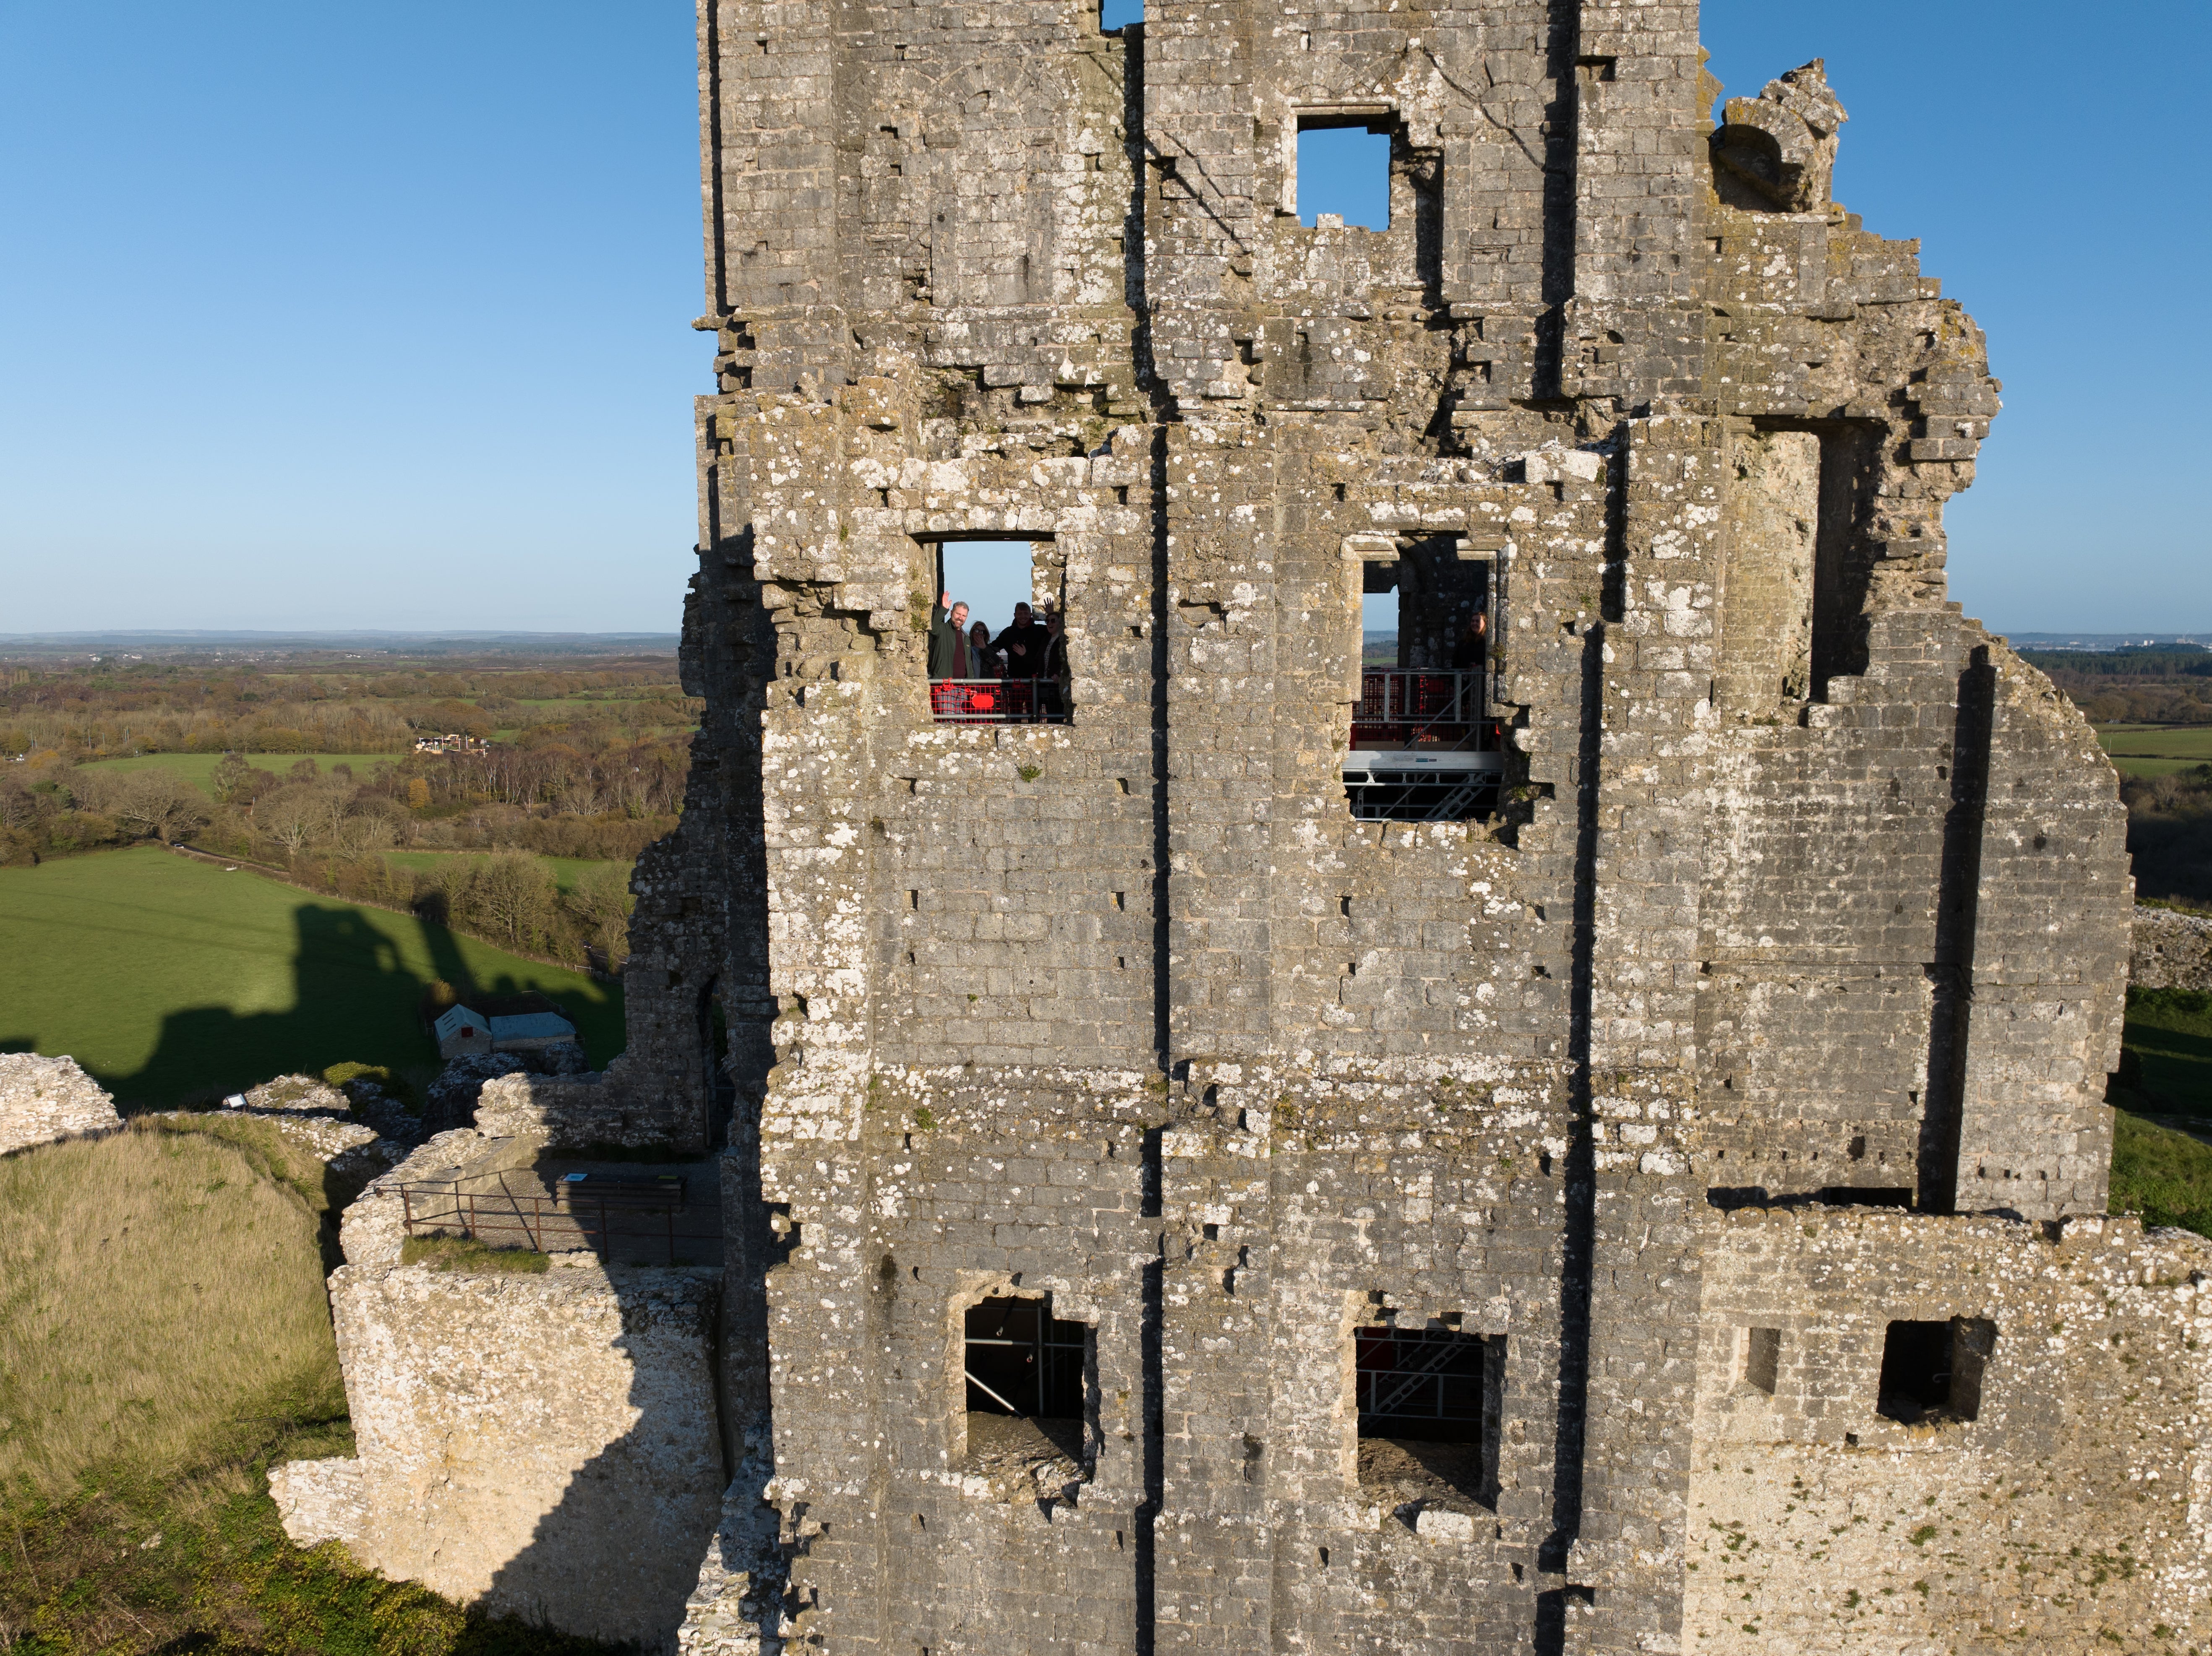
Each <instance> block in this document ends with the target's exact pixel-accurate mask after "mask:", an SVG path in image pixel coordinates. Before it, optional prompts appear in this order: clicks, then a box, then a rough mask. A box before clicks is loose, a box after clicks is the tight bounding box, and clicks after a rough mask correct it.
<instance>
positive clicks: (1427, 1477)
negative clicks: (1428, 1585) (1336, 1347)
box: [1352, 1327, 1504, 1505]
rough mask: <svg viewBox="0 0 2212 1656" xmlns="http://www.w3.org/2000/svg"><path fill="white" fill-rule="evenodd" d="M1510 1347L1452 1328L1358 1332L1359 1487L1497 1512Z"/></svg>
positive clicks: (1355, 1349)
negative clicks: (1503, 1375)
mask: <svg viewBox="0 0 2212 1656" xmlns="http://www.w3.org/2000/svg"><path fill="white" fill-rule="evenodd" d="M1503 1345H1504V1342H1503V1341H1502V1340H1497V1341H1492V1340H1487V1339H1485V1338H1482V1337H1481V1336H1480V1335H1474V1334H1462V1333H1461V1332H1459V1331H1457V1330H1456V1329H1450V1328H1389V1327H1373V1328H1359V1329H1355V1330H1353V1331H1352V1367H1353V1384H1354V1386H1355V1388H1356V1396H1357V1405H1358V1412H1359V1482H1360V1483H1361V1485H1362V1486H1363V1487H1364V1488H1369V1489H1384V1490H1388V1491H1389V1493H1391V1494H1392V1495H1394V1496H1395V1498H1397V1499H1399V1500H1401V1501H1417V1500H1441V1501H1445V1502H1447V1503H1464V1502H1466V1501H1479V1502H1481V1503H1483V1504H1486V1505H1488V1504H1492V1503H1494V1501H1495V1500H1496V1495H1495V1486H1496V1476H1497V1449H1496V1439H1497V1409H1498V1389H1499V1388H1498V1374H1497V1372H1496V1370H1497V1368H1498V1362H1499V1358H1500V1356H1501V1355H1502V1348H1503Z"/></svg>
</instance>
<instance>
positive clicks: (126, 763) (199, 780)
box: [85, 753, 404, 792]
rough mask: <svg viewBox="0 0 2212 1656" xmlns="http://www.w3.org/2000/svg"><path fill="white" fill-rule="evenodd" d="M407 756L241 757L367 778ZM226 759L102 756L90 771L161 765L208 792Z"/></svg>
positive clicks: (258, 764) (282, 767)
mask: <svg viewBox="0 0 2212 1656" xmlns="http://www.w3.org/2000/svg"><path fill="white" fill-rule="evenodd" d="M239 757H240V758H241V759H243V760H245V761H246V763H247V764H249V765H251V766H252V767H253V768H254V769H256V770H264V771H274V772H276V774H277V775H279V776H283V775H284V774H285V773H287V772H289V770H290V769H291V768H292V767H293V766H295V765H296V764H298V763H299V762H300V761H301V760H302V759H312V760H313V761H315V763H316V764H317V766H319V767H320V768H322V769H324V770H328V769H330V767H331V766H333V765H350V766H352V767H354V769H355V771H356V773H359V774H360V775H361V776H362V777H364V778H366V777H367V776H368V773H369V772H371V771H373V770H374V769H375V768H376V767H377V766H379V765H396V764H398V762H399V761H400V760H401V758H403V757H404V755H400V754H397V753H247V754H240V755H239ZM221 762H222V755H221V754H219V753H149V754H142V755H139V756H138V757H137V758H136V759H99V760H94V761H93V762H92V763H91V764H89V765H87V766H86V767H85V768H86V769H87V770H103V771H142V770H145V769H147V768H149V767H151V766H155V765H159V766H161V767H163V768H165V769H167V770H173V771H174V772H176V773H178V774H179V776H181V777H183V778H184V779H185V780H186V781H188V782H190V783H191V784H192V785H193V786H195V787H197V788H199V789H201V790H202V791H203V792H204V791H205V790H206V788H207V786H208V777H209V776H210V774H211V773H213V771H214V770H215V767H216V766H217V765H218V764H220V763H221Z"/></svg>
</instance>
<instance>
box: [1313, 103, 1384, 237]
mask: <svg viewBox="0 0 2212 1656" xmlns="http://www.w3.org/2000/svg"><path fill="white" fill-rule="evenodd" d="M1323 214H1328V215H1333V216H1334V217H1335V218H1336V219H1337V220H1338V221H1340V222H1341V223H1344V224H1346V225H1352V226H1357V227H1359V228H1361V229H1366V230H1387V229H1389V227H1390V135H1389V132H1388V131H1387V130H1385V131H1370V130H1368V126H1367V124H1366V122H1364V120H1354V121H1352V122H1346V121H1343V120H1341V119H1332V118H1328V117H1308V118H1304V119H1302V120H1300V121H1299V122H1298V222H1299V223H1301V224H1303V225H1305V226H1306V227H1309V228H1311V227H1313V226H1314V225H1316V223H1318V222H1319V221H1320V219H1321V217H1322V215H1323Z"/></svg>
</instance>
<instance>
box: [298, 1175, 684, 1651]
mask: <svg viewBox="0 0 2212 1656" xmlns="http://www.w3.org/2000/svg"><path fill="white" fill-rule="evenodd" d="M537 1149H538V1145H536V1144H535V1143H519V1144H518V1143H500V1142H497V1141H493V1140H490V1139H487V1138H486V1137H483V1135H481V1134H478V1133H475V1132H470V1131H452V1132H447V1133H441V1134H440V1135H438V1136H436V1137H434V1138H432V1139H431V1140H430V1141H429V1142H428V1143H426V1144H425V1145H423V1146H422V1148H421V1149H419V1150H417V1151H416V1153H415V1154H414V1155H413V1156H410V1158H409V1160H408V1161H407V1162H404V1163H403V1164H402V1165H401V1166H400V1167H399V1168H395V1169H394V1170H393V1171H392V1173H391V1174H388V1175H387V1176H386V1177H385V1178H383V1179H380V1180H378V1181H377V1182H376V1183H375V1184H374V1185H372V1186H370V1187H369V1188H368V1190H367V1191H366V1192H364V1193H363V1195H362V1198H361V1199H360V1200H358V1201H356V1203H355V1204H353V1205H352V1206H351V1207H349V1209H348V1210H346V1213H345V1216H344V1218H343V1224H342V1234H343V1242H344V1247H345V1253H346V1263H345V1264H344V1265H342V1266H341V1267H340V1268H339V1269H338V1270H337V1271H336V1272H334V1273H333V1274H332V1276H331V1315H332V1319H333V1321H334V1323H335V1325H336V1327H337V1342H338V1356H339V1361H340V1363H341V1364H342V1366H343V1370H344V1374H345V1381H346V1396H347V1402H348V1407H349V1411H350V1413H351V1416H352V1419H353V1424H354V1433H355V1442H356V1453H354V1454H353V1455H352V1456H350V1457H347V1458H344V1459H334V1460H325V1461H316V1462H307V1463H295V1464H292V1465H287V1466H280V1467H277V1468H276V1469H273V1470H272V1471H271V1474H270V1489H271V1492H272V1494H273V1495H275V1496H276V1500H277V1503H278V1507H279V1510H280V1512H281V1513H283V1519H284V1523H285V1526H286V1532H287V1533H288V1534H289V1535H290V1536H291V1537H292V1538H293V1539H294V1540H295V1541H297V1542H299V1543H301V1544H312V1543H313V1542H315V1541H318V1540H322V1539H337V1540H339V1541H341V1542H343V1544H345V1546H346V1548H347V1550H349V1552H350V1553H351V1554H352V1555H353V1556H354V1557H355V1558H356V1559H357V1560H358V1561H360V1562H362V1564H363V1565H365V1566H367V1567H368V1568H374V1569H378V1570H380V1571H382V1572H383V1573H384V1574H387V1575H390V1576H393V1577H395V1578H404V1579H408V1580H417V1581H420V1582H422V1583H423V1584H424V1585H425V1586H429V1587H431V1588H433V1589H435V1591H437V1592H442V1593H445V1594H447V1596H448V1597H451V1598H458V1599H460V1600H462V1601H463V1602H465V1603H471V1604H483V1606H485V1607H486V1608H487V1609H490V1610H494V1611H502V1612H506V1613H510V1614H513V1615H517V1616H520V1617H526V1618H528V1619H532V1620H537V1621H542V1622H544V1623H550V1625H553V1626H556V1627H559V1628H562V1629H566V1630H568V1631H572V1632H576V1633H580V1634H586V1635H591V1636H593V1637H599V1638H605V1639H611V1640H625V1639H627V1640H636V1641H641V1642H643V1643H644V1644H646V1645H647V1647H655V1648H658V1647H662V1646H664V1645H665V1643H666V1642H667V1641H670V1640H671V1639H672V1638H673V1636H674V1635H675V1632H676V1629H677V1627H678V1623H680V1622H681V1620H682V1618H683V1614H684V1601H685V1598H686V1597H687V1595H688V1594H690V1592H691V1591H692V1590H693V1588H694V1586H696V1580H697V1577H698V1573H699V1560H700V1556H701V1552H702V1549H703V1548H704V1546H705V1545H706V1544H707V1541H708V1537H709V1536H711V1535H712V1534H713V1533H714V1530H715V1527H716V1524H717V1522H718V1520H719V1519H720V1507H721V1495H722V1490H723V1489H724V1486H725V1484H726V1481H727V1480H726V1473H725V1469H724V1465H723V1459H722V1450H721V1444H720V1433H719V1430H718V1427H717V1421H716V1411H715V1401H714V1362H713V1340H714V1326H715V1318H716V1311H717V1302H718V1298H719V1283H718V1281H717V1277H718V1273H716V1272H714V1271H702V1270H692V1269H681V1268H679V1269H669V1270H664V1269H646V1268H636V1269H632V1268H624V1267H614V1268H610V1267H607V1266H605V1265H602V1264H601V1263H600V1262H599V1260H598V1259H595V1258H594V1257H593V1256H592V1255H591V1254H589V1253H580V1254H570V1255H559V1256H555V1258H554V1259H553V1263H552V1265H551V1268H550V1270H549V1271H545V1272H544V1274H542V1275H531V1274H526V1273H510V1272H505V1271H439V1270H436V1269H435V1268H433V1267H432V1266H431V1265H428V1264H417V1265H406V1264H404V1263H403V1262H402V1256H403V1248H404V1227H403V1224H402V1215H401V1208H402V1203H401V1200H400V1198H399V1195H398V1186H400V1185H402V1184H404V1183H407V1182H409V1181H412V1180H423V1179H432V1178H437V1177H440V1176H452V1175H453V1174H456V1173H459V1174H464V1175H465V1174H471V1173H477V1172H483V1171H486V1170H489V1169H495V1168H497V1167H499V1166H501V1165H527V1164H528V1162H529V1161H530V1160H531V1159H532V1156H534V1155H535V1153H536V1151H537Z"/></svg>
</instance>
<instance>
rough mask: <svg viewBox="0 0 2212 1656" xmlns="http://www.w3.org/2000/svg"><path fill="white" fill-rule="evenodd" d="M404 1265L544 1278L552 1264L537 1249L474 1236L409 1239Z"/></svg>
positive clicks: (403, 1246)
mask: <svg viewBox="0 0 2212 1656" xmlns="http://www.w3.org/2000/svg"><path fill="white" fill-rule="evenodd" d="M399 1263H400V1264H401V1265H428V1266H429V1267H430V1268H431V1269H432V1270H433V1271H520V1272H522V1273H524V1274H526V1275H529V1276H542V1275H544V1272H545V1271H547V1270H549V1269H550V1267H551V1265H552V1264H553V1261H552V1260H551V1259H549V1258H547V1257H546V1256H545V1255H544V1254H543V1253H538V1251H537V1250H536V1249H534V1248H526V1247H491V1246H490V1245H489V1243H485V1242H479V1241H477V1240H476V1239H475V1238H474V1237H471V1236H410V1237H409V1238H408V1239H407V1240H405V1241H404V1242H402V1243H401V1244H400V1245H399Z"/></svg>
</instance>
